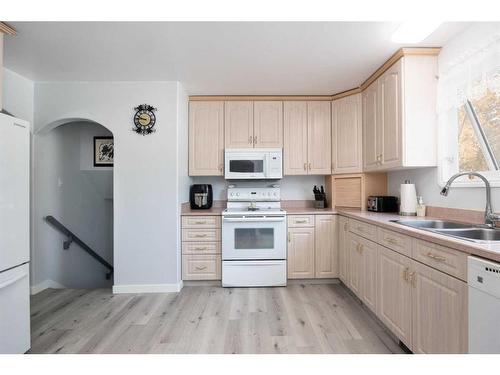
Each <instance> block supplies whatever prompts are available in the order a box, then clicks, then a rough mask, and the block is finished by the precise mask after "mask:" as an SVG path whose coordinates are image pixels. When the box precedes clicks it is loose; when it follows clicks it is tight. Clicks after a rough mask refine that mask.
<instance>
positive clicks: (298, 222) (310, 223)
mask: <svg viewBox="0 0 500 375" xmlns="http://www.w3.org/2000/svg"><path fill="white" fill-rule="evenodd" d="M288 226H289V227H314V215H289V216H288Z"/></svg>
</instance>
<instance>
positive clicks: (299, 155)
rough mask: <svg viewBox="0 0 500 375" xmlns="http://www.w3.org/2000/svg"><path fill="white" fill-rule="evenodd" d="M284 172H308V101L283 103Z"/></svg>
mask: <svg viewBox="0 0 500 375" xmlns="http://www.w3.org/2000/svg"><path fill="white" fill-rule="evenodd" d="M283 123H284V125H283V126H284V129H283V137H284V140H283V164H284V165H283V174H285V175H305V174H307V167H308V164H307V102H289V101H287V102H284V103H283Z"/></svg>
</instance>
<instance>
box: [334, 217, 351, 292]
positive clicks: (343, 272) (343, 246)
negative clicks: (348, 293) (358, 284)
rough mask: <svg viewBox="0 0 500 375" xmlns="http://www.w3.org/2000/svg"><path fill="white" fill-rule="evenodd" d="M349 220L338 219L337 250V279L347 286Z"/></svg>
mask: <svg viewBox="0 0 500 375" xmlns="http://www.w3.org/2000/svg"><path fill="white" fill-rule="evenodd" d="M348 225H349V219H347V218H346V217H343V216H341V217H339V218H338V226H337V233H338V248H339V278H340V280H342V282H343V283H344V284H346V285H348V282H349V281H348V280H349V251H348V246H349V242H348V241H347V235H348V233H349V228H348Z"/></svg>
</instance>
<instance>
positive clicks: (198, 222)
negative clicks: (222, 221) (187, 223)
mask: <svg viewBox="0 0 500 375" xmlns="http://www.w3.org/2000/svg"><path fill="white" fill-rule="evenodd" d="M206 223H207V222H206V221H195V224H206Z"/></svg>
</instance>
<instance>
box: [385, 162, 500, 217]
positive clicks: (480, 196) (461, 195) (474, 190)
mask: <svg viewBox="0 0 500 375" xmlns="http://www.w3.org/2000/svg"><path fill="white" fill-rule="evenodd" d="M405 180H411V181H412V182H413V183H415V187H416V189H417V194H418V195H422V196H423V198H424V202H425V203H426V204H427V205H430V206H440V207H453V208H462V209H470V210H484V207H485V205H486V198H485V194H486V193H485V189H484V188H483V187H471V188H463V187H453V185H452V187H451V189H450V192H449V194H448V196H447V197H443V196H442V195H441V194H440V191H441V187H440V186H439V184H438V173H437V168H422V169H414V170H409V171H396V172H391V173H389V186H388V188H389V194H391V195H396V196H399V191H400V184H402V183H403V182H404V181H405ZM492 202H493V209H494V210H495V211H496V212H500V188H493V192H492Z"/></svg>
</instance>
